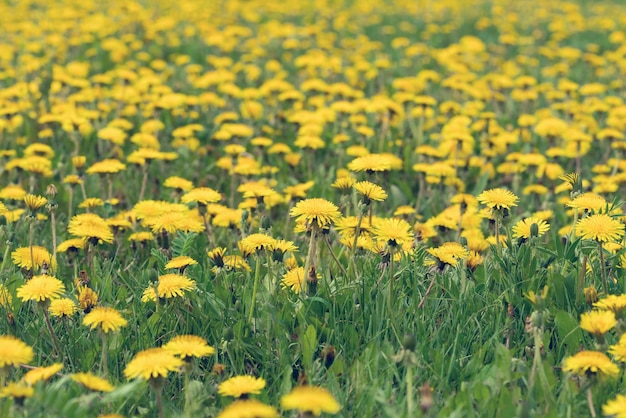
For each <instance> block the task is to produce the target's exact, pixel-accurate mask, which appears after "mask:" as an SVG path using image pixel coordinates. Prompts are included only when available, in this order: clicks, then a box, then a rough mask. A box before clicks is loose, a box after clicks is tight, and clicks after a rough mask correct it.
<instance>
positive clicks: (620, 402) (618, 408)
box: [602, 395, 626, 418]
mask: <svg viewBox="0 0 626 418" xmlns="http://www.w3.org/2000/svg"><path fill="white" fill-rule="evenodd" d="M602 413H603V414H604V415H606V416H612V417H615V418H626V395H617V396H616V397H615V398H614V399H611V400H610V401H608V402H607V403H606V404H604V405H602Z"/></svg>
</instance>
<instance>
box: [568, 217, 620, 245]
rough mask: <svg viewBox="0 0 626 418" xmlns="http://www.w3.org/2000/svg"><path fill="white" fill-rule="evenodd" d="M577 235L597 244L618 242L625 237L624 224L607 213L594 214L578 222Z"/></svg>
mask: <svg viewBox="0 0 626 418" xmlns="http://www.w3.org/2000/svg"><path fill="white" fill-rule="evenodd" d="M576 235H578V236H580V237H582V239H590V240H595V241H597V242H608V241H617V240H618V239H619V238H621V237H622V236H624V224H623V223H621V222H620V221H618V220H617V219H614V218H612V217H611V216H609V215H607V214H606V213H599V214H594V215H590V216H587V217H586V218H582V219H581V220H579V221H578V223H577V224H576Z"/></svg>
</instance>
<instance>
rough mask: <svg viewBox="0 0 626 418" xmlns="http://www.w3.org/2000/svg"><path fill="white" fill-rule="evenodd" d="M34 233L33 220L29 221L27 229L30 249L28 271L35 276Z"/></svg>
mask: <svg viewBox="0 0 626 418" xmlns="http://www.w3.org/2000/svg"><path fill="white" fill-rule="evenodd" d="M34 233H35V218H33V219H31V220H30V225H29V229H28V246H29V247H30V271H31V272H32V273H33V275H35V256H34V255H33V234H34Z"/></svg>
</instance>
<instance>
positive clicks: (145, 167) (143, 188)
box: [138, 161, 148, 202]
mask: <svg viewBox="0 0 626 418" xmlns="http://www.w3.org/2000/svg"><path fill="white" fill-rule="evenodd" d="M141 171H142V173H143V177H142V178H141V188H140V189H139V200H138V201H139V202H141V201H142V200H143V195H144V193H145V191H146V184H148V162H147V161H146V163H145V164H144V165H142V166H141Z"/></svg>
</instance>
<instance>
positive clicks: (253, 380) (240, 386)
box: [217, 376, 265, 399]
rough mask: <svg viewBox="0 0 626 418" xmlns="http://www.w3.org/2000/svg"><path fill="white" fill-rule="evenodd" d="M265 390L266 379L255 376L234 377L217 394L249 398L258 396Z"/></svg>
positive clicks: (223, 384) (220, 387)
mask: <svg viewBox="0 0 626 418" xmlns="http://www.w3.org/2000/svg"><path fill="white" fill-rule="evenodd" d="M263 388H265V379H263V378H261V377H254V376H234V377H231V378H230V379H227V380H225V381H224V382H222V384H221V385H220V386H219V388H218V390H217V393H219V394H220V395H222V396H232V397H234V398H244V399H245V398H247V397H248V395H251V394H254V395H258V394H259V393H261V391H262V390H263Z"/></svg>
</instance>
